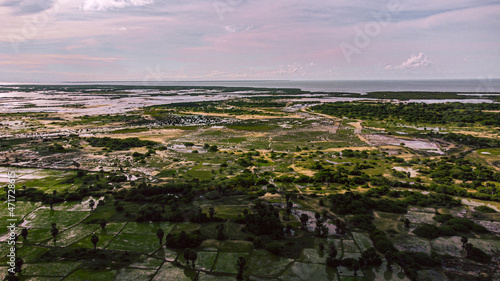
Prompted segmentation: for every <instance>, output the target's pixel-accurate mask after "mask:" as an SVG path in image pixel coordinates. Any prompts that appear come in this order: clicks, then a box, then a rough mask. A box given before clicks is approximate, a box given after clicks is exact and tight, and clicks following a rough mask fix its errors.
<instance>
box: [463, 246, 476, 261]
mask: <svg viewBox="0 0 500 281" xmlns="http://www.w3.org/2000/svg"><path fill="white" fill-rule="evenodd" d="M473 247H474V246H472V244H471V243H466V244H465V245H464V249H465V252H467V257H468V258H470V254H471V252H472V248H473Z"/></svg>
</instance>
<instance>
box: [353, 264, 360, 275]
mask: <svg viewBox="0 0 500 281" xmlns="http://www.w3.org/2000/svg"><path fill="white" fill-rule="evenodd" d="M359 267H360V264H359V261H358V260H354V261H353V262H352V270H353V271H354V276H358V272H357V271H358V269H359Z"/></svg>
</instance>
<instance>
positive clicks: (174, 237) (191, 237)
mask: <svg viewBox="0 0 500 281" xmlns="http://www.w3.org/2000/svg"><path fill="white" fill-rule="evenodd" d="M205 239H206V237H204V236H203V235H202V234H201V232H200V231H199V230H195V231H193V232H191V233H189V234H188V233H186V232H185V231H181V232H179V233H169V234H168V235H167V237H166V245H167V247H169V248H172V249H185V248H197V247H198V246H200V244H201V242H203V240H205Z"/></svg>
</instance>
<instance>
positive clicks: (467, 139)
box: [427, 118, 500, 148]
mask: <svg viewBox="0 0 500 281" xmlns="http://www.w3.org/2000/svg"><path fill="white" fill-rule="evenodd" d="M499 119H500V118H499ZM427 135H428V136H429V137H431V138H438V139H443V140H445V141H449V142H453V143H458V144H462V145H467V146H472V147H475V148H481V147H498V146H500V140H498V139H494V138H482V137H475V136H472V135H464V134H456V133H447V134H440V133H436V132H430V133H428V134H427Z"/></svg>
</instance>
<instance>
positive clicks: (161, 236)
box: [156, 228, 165, 245]
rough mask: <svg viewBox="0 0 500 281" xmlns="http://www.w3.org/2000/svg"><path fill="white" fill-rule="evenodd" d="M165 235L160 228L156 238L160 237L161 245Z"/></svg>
mask: <svg viewBox="0 0 500 281" xmlns="http://www.w3.org/2000/svg"><path fill="white" fill-rule="evenodd" d="M163 235H165V232H164V231H163V229H161V228H160V229H158V230H157V231H156V237H158V239H159V240H160V245H161V244H162V242H163Z"/></svg>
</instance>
